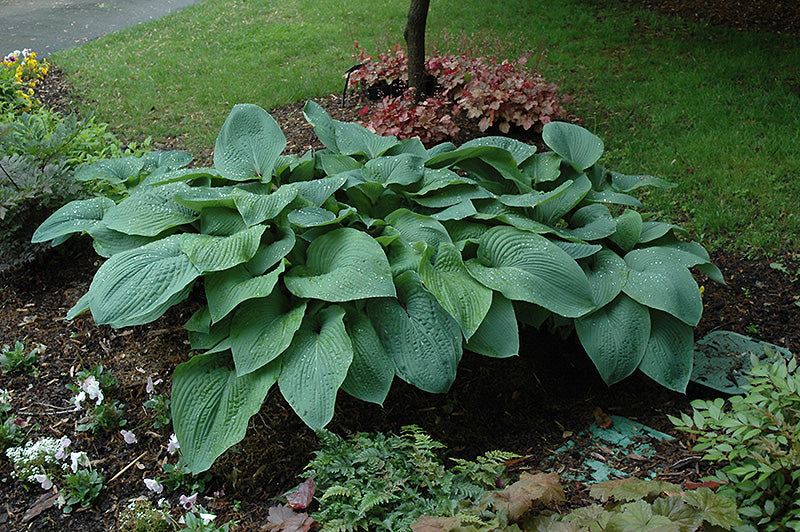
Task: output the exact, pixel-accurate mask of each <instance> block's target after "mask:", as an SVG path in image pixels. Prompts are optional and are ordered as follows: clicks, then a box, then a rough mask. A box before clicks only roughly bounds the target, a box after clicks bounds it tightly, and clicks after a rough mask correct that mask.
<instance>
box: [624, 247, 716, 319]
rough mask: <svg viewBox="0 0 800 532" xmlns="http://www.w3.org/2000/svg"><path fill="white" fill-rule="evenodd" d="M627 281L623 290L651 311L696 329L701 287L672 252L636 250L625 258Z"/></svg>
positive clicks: (700, 306)
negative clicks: (676, 319)
mask: <svg viewBox="0 0 800 532" xmlns="http://www.w3.org/2000/svg"><path fill="white" fill-rule="evenodd" d="M625 262H626V263H627V264H628V267H629V268H630V271H629V272H628V280H627V282H626V283H625V286H624V287H623V291H624V292H625V293H626V294H628V295H629V296H630V297H632V298H633V299H635V300H636V301H638V302H639V303H641V304H642V305H646V306H648V307H650V308H655V309H658V310H663V311H664V312H668V313H670V314H672V315H673V316H675V317H676V318H678V319H680V320H682V321H683V322H684V323H686V324H687V325H691V326H692V327H694V326H695V325H697V323H698V322H699V321H700V316H701V315H702V314H703V301H702V298H701V297H700V288H699V287H698V286H697V283H696V282H695V280H694V279H693V278H692V274H691V273H689V270H688V269H686V268H685V267H684V266H683V265H682V264H680V262H678V261H675V260H673V259H671V255H670V250H668V249H667V250H664V249H661V248H644V249H635V250H633V251H631V252H630V253H628V254H627V255H625Z"/></svg>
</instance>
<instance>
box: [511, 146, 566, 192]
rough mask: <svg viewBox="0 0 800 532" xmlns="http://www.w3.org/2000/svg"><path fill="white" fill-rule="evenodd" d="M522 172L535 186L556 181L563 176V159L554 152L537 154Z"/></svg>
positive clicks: (525, 165) (527, 162) (522, 166)
mask: <svg viewBox="0 0 800 532" xmlns="http://www.w3.org/2000/svg"><path fill="white" fill-rule="evenodd" d="M520 170H522V173H523V174H524V175H525V176H526V177H528V178H529V179H530V180H531V182H532V183H534V184H536V183H543V182H547V181H555V180H556V179H558V176H560V175H561V157H559V156H558V155H557V154H555V153H553V152H546V153H537V154H535V155H534V156H533V157H531V158H530V159H529V160H528V161H526V163H525V164H524V165H521V166H520Z"/></svg>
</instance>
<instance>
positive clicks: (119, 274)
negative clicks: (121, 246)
mask: <svg viewBox="0 0 800 532" xmlns="http://www.w3.org/2000/svg"><path fill="white" fill-rule="evenodd" d="M186 236H187V235H173V236H168V237H166V238H164V239H161V240H158V241H156V242H152V243H150V244H146V245H144V246H141V247H139V248H135V249H131V250H129V251H123V252H121V253H117V254H116V255H114V256H112V257H111V258H110V259H108V260H107V261H106V262H105V263H103V265H102V266H100V269H99V270H97V273H96V274H95V276H94V279H93V280H92V284H91V285H90V286H89V292H90V293H91V298H90V308H91V310H92V315H93V316H94V320H95V322H96V323H97V324H109V325H111V326H112V327H115V328H119V327H128V326H131V325H142V324H144V323H148V322H149V321H152V320H153V319H155V318H157V317H158V316H160V315H161V314H163V312H165V311H166V310H167V308H168V307H167V306H165V305H167V304H170V303H173V304H174V303H175V302H177V301H173V298H174V297H178V296H181V295H183V294H184V292H185V289H186V288H188V287H190V285H191V284H192V282H194V280H195V279H197V278H198V277H199V276H200V271H199V270H198V269H197V268H195V266H194V265H193V264H192V262H191V261H190V260H189V257H187V256H186V255H185V254H184V253H183V249H182V244H183V242H184V239H185V237H186ZM153 314H157V315H155V316H154V315H153Z"/></svg>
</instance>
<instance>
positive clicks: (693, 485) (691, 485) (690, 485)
mask: <svg viewBox="0 0 800 532" xmlns="http://www.w3.org/2000/svg"><path fill="white" fill-rule="evenodd" d="M722 484H724V483H723V482H717V481H715V480H706V481H705V482H684V484H683V487H685V488H686V489H687V490H695V489H697V488H711V489H712V490H715V489H717V488H718V487H720V486H722Z"/></svg>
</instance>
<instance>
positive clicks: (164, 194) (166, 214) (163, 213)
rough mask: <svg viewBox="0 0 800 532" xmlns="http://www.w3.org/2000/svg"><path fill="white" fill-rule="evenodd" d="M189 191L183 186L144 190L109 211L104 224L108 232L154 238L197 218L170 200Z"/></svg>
mask: <svg viewBox="0 0 800 532" xmlns="http://www.w3.org/2000/svg"><path fill="white" fill-rule="evenodd" d="M188 188H189V187H188V186H187V185H186V184H185V183H170V184H168V185H160V186H157V187H147V188H145V189H143V190H140V191H137V192H136V193H135V194H133V195H131V196H129V197H127V198H125V199H124V200H123V201H122V202H121V203H120V204H119V205H117V206H116V207H114V208H113V209H109V211H108V212H107V213H106V215H105V216H104V217H103V222H104V223H105V224H106V225H107V226H108V228H109V229H113V230H115V231H119V232H121V233H126V234H129V235H140V236H156V235H157V234H159V233H161V232H163V231H165V230H167V229H170V228H172V227H177V226H179V225H183V224H188V223H191V222H193V221H195V220H197V218H198V217H199V214H198V212H197V211H195V210H192V209H189V208H188V207H184V206H183V205H181V204H180V203H178V202H176V201H175V200H174V199H173V197H174V196H175V195H176V194H179V193H180V192H185V191H186V190H187V189H188ZM137 190H138V189H137Z"/></svg>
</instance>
